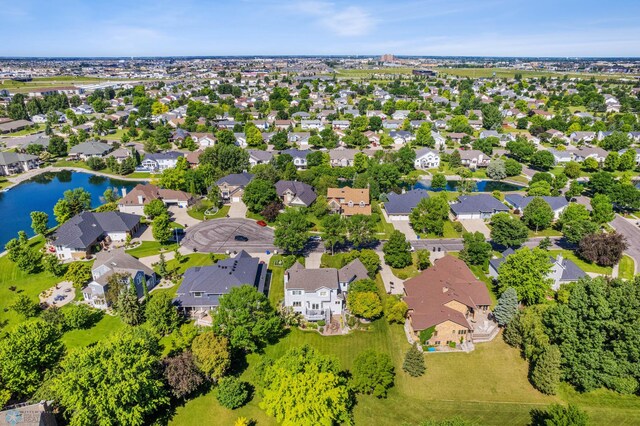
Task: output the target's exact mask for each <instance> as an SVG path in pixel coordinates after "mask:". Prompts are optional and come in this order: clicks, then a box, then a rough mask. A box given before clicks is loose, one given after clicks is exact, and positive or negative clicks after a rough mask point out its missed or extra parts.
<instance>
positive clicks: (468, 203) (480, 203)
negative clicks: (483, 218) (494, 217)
mask: <svg viewBox="0 0 640 426" xmlns="http://www.w3.org/2000/svg"><path fill="white" fill-rule="evenodd" d="M458 201H459V202H457V203H455V204H451V210H452V211H453V212H454V213H455V214H456V215H459V214H465V213H497V212H508V211H509V208H508V207H507V206H505V205H504V204H502V203H501V202H500V201H498V200H497V199H495V198H494V197H493V196H492V195H489V194H479V195H461V196H460V197H458Z"/></svg>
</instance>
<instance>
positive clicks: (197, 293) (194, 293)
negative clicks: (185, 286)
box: [193, 291, 202, 297]
mask: <svg viewBox="0 0 640 426" xmlns="http://www.w3.org/2000/svg"><path fill="white" fill-rule="evenodd" d="M193 297H202V292H201V291H194V292H193Z"/></svg>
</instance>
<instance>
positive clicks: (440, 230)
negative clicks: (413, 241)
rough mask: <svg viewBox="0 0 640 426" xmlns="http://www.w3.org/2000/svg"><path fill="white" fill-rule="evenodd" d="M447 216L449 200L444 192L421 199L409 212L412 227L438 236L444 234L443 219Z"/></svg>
mask: <svg viewBox="0 0 640 426" xmlns="http://www.w3.org/2000/svg"><path fill="white" fill-rule="evenodd" d="M448 217H449V202H448V199H447V194H445V193H439V194H437V195H435V196H432V197H428V198H423V199H421V200H420V201H419V202H418V205H417V206H416V207H415V208H414V209H413V210H411V213H410V214H409V220H410V223H411V226H412V227H413V229H415V230H417V231H420V232H423V233H434V234H436V235H440V236H441V235H443V234H444V221H445V220H447V218H448Z"/></svg>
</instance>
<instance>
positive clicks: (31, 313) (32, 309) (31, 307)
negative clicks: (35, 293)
mask: <svg viewBox="0 0 640 426" xmlns="http://www.w3.org/2000/svg"><path fill="white" fill-rule="evenodd" d="M9 308H11V310H13V311H14V312H16V313H17V314H18V315H21V316H22V317H23V318H33V317H35V316H36V315H38V312H40V306H39V305H38V304H37V303H36V302H34V301H33V300H31V298H29V296H27V295H26V294H19V295H18V296H17V297H16V298H15V300H14V301H13V303H12V304H11V306H9Z"/></svg>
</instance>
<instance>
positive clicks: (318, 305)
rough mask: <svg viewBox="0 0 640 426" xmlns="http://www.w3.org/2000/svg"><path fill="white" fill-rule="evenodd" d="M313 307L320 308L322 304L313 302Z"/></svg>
mask: <svg viewBox="0 0 640 426" xmlns="http://www.w3.org/2000/svg"><path fill="white" fill-rule="evenodd" d="M311 309H320V304H318V303H312V304H311Z"/></svg>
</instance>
